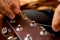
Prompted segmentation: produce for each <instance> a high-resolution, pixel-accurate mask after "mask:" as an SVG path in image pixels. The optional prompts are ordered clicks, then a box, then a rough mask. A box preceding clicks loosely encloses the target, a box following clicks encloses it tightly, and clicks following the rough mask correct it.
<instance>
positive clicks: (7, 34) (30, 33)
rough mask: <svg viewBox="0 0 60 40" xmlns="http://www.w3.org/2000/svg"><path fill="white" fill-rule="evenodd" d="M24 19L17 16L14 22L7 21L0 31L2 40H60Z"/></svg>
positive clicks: (33, 22) (0, 39)
mask: <svg viewBox="0 0 60 40" xmlns="http://www.w3.org/2000/svg"><path fill="white" fill-rule="evenodd" d="M24 17H25V18H24V19H21V18H20V17H19V15H17V16H16V18H15V19H14V20H10V19H5V21H4V25H3V27H2V28H1V29H0V40H60V37H56V36H55V35H54V34H53V33H50V32H48V31H47V30H46V29H45V28H44V27H43V26H42V25H39V24H38V23H35V21H32V20H30V19H29V18H28V17H26V16H24ZM45 26H46V25H45Z"/></svg>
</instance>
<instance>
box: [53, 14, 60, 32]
mask: <svg viewBox="0 0 60 40" xmlns="http://www.w3.org/2000/svg"><path fill="white" fill-rule="evenodd" d="M52 28H53V30H54V31H56V32H58V31H60V17H59V15H58V14H55V15H54V18H53V22H52Z"/></svg>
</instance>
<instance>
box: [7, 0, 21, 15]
mask: <svg viewBox="0 0 60 40" xmlns="http://www.w3.org/2000/svg"><path fill="white" fill-rule="evenodd" d="M7 2H8V4H9V5H10V7H11V9H12V10H13V11H14V12H15V13H16V14H18V13H20V0H7Z"/></svg>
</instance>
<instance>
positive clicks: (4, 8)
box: [0, 0, 15, 19]
mask: <svg viewBox="0 0 60 40" xmlns="http://www.w3.org/2000/svg"><path fill="white" fill-rule="evenodd" d="M0 11H1V12H3V14H4V15H6V16H8V17H9V18H10V19H14V18H15V14H14V13H13V12H12V11H11V10H10V7H9V5H8V4H7V3H6V1H4V0H0Z"/></svg>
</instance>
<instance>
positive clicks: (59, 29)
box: [52, 27, 60, 32]
mask: <svg viewBox="0 0 60 40" xmlns="http://www.w3.org/2000/svg"><path fill="white" fill-rule="evenodd" d="M52 29H53V30H54V31H55V32H58V31H60V28H57V27H54V28H52Z"/></svg>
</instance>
